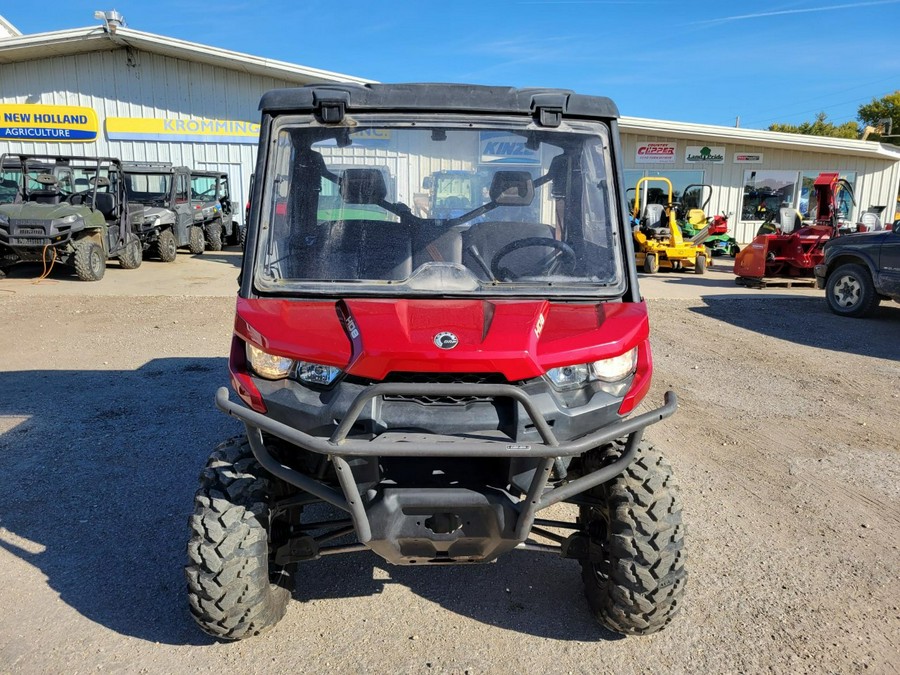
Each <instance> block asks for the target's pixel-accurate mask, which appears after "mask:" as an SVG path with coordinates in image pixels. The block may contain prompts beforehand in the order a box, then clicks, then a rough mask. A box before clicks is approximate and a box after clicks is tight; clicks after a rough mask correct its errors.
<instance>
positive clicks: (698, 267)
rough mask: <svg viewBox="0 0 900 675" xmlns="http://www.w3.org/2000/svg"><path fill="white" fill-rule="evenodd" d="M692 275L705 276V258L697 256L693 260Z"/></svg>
mask: <svg viewBox="0 0 900 675" xmlns="http://www.w3.org/2000/svg"><path fill="white" fill-rule="evenodd" d="M694 274H706V256H705V255H698V256H697V257H696V258H694Z"/></svg>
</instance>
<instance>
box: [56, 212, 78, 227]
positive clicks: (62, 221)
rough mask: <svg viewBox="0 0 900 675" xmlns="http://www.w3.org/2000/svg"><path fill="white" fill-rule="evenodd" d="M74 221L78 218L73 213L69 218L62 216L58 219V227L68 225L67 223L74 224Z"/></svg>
mask: <svg viewBox="0 0 900 675" xmlns="http://www.w3.org/2000/svg"><path fill="white" fill-rule="evenodd" d="M76 220H78V216H77V215H76V214H74V213H73V214H72V215H70V216H64V217H63V218H60V219H59V223H60V225H68V224H69V223H74V222H75V221H76Z"/></svg>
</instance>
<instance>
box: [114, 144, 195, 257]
mask: <svg viewBox="0 0 900 675" xmlns="http://www.w3.org/2000/svg"><path fill="white" fill-rule="evenodd" d="M124 169H125V192H126V194H127V195H128V201H129V202H130V203H134V204H141V205H142V206H143V207H144V210H143V217H142V219H141V221H140V224H139V226H138V227H139V229H138V233H139V235H140V237H141V243H142V244H143V247H144V250H145V251H147V252H149V253H150V254H151V255H153V256H155V257H157V258H159V259H160V260H162V261H163V262H174V260H175V256H176V252H177V250H178V249H179V248H182V247H184V248H187V249H188V250H190V252H191V253H194V254H197V253H203V251H204V249H205V248H206V240H205V238H204V232H203V227H201V226H199V225H194V213H193V209H192V208H191V200H190V193H189V189H190V183H191V173H190V169H188V168H187V167H186V166H176V167H173V166H172V165H171V164H169V163H156V162H129V163H127V164H125V165H124Z"/></svg>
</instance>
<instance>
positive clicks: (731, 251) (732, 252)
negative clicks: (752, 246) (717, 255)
mask: <svg viewBox="0 0 900 675" xmlns="http://www.w3.org/2000/svg"><path fill="white" fill-rule="evenodd" d="M740 252H741V247H740V246H738V245H737V244H732V245H731V248H729V249H728V255H730V256H731V257H732V258H737V254H738V253H740Z"/></svg>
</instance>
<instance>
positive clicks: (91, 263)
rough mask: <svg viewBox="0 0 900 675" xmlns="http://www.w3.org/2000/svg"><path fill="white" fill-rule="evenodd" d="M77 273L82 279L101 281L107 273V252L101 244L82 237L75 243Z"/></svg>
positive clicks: (74, 262)
mask: <svg viewBox="0 0 900 675" xmlns="http://www.w3.org/2000/svg"><path fill="white" fill-rule="evenodd" d="M74 258H75V259H74V261H73V264H74V267H75V274H77V275H78V278H79V279H81V280H82V281H100V280H101V279H102V278H103V275H104V274H106V254H105V253H104V252H103V249H102V248H101V247H100V244H98V243H96V242H94V241H91V240H90V239H82V240H80V241H78V242H77V243H76V244H75V256H74Z"/></svg>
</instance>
